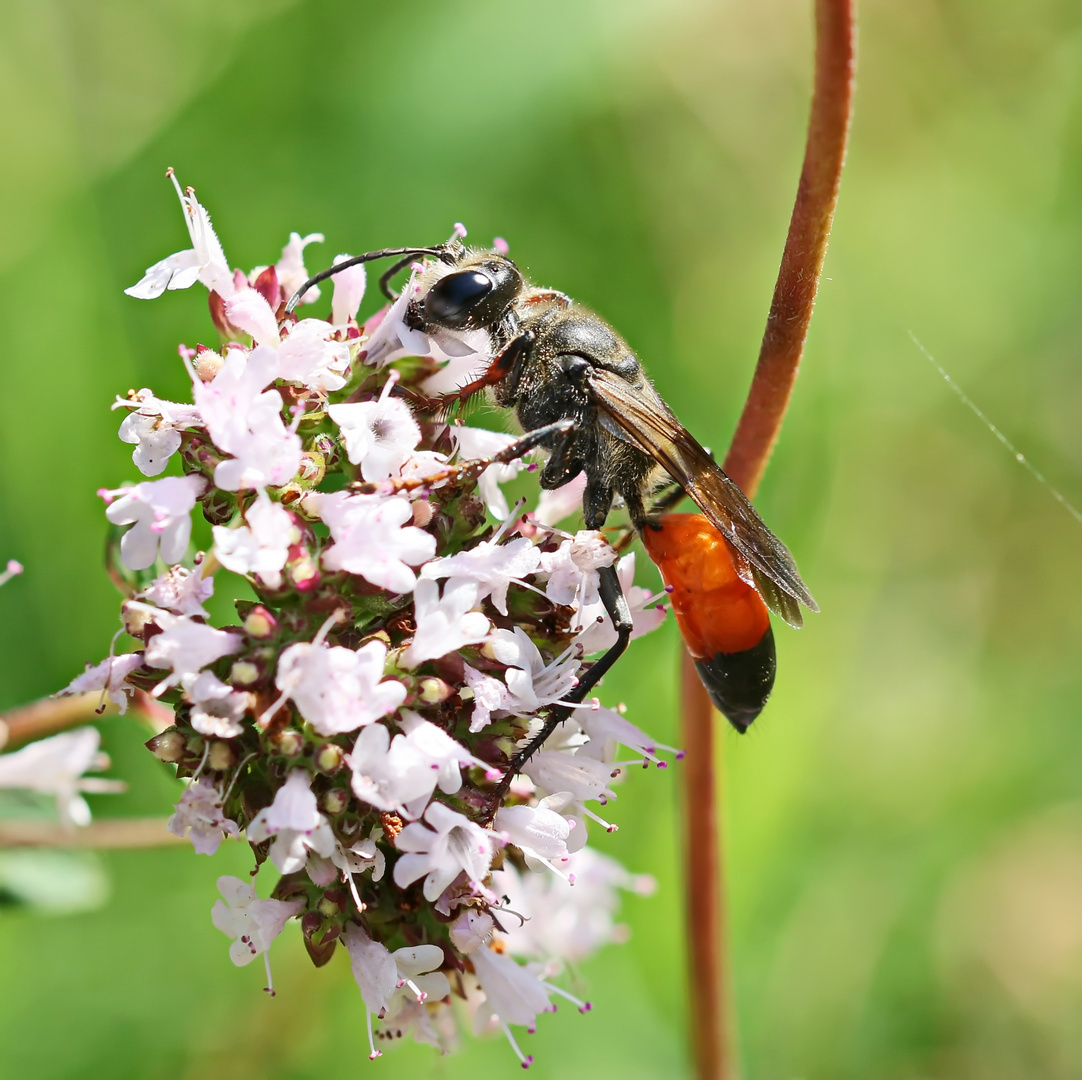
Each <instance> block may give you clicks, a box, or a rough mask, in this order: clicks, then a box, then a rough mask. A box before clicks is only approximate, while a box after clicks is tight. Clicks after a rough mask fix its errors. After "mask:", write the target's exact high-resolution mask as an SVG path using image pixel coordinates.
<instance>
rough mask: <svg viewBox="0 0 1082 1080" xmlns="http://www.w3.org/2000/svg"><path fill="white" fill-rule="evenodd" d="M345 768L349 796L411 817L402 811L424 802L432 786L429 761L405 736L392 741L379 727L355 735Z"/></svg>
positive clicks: (381, 727)
mask: <svg viewBox="0 0 1082 1080" xmlns="http://www.w3.org/2000/svg"><path fill="white" fill-rule="evenodd" d="M349 766H350V768H351V769H352V771H353V777H352V780H351V784H352V787H353V794H354V795H356V796H357V798H358V799H360V800H361V801H362V802H366V803H368V804H369V806H374V807H375V808H376V809H377V810H397V811H398V812H399V813H401V814H403V815H404V816H406V817H415V816H416V815H415V814H410V813H409V811H408V810H407V809H406V805H407V803H416V802H418V801H423V802H427V801H428V799H429V798H430V797H431V796H432V792H433V790H434V789H435V787H436V777H437V770H436V769H435V768H433V766H432V762H431V761H430V760H429V759H428V758H427V757H425V755H424V754H422V753H420V751H419V750H418V749H417V748H416V747H414V746H412V745H411V744H410V743H409V742H407V741H406V737H405V735H396V736H395V737H394V739H392V738H391V733H390V732H389V731H388V730H387V728H385V727H384V726H383V725H382V724H372V725H370V726H369V727H366V728H365V729H364V730H363V731H362V732H361V733H360V735H358V736H357V742H356V743H355V744H354V747H353V752H352V753H351V754H350V755H349ZM422 805H423V804H422Z"/></svg>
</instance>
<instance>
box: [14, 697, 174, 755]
mask: <svg viewBox="0 0 1082 1080" xmlns="http://www.w3.org/2000/svg"><path fill="white" fill-rule="evenodd" d="M101 704H102V696H101V694H100V693H98V692H96V691H95V692H92V693H86V694H72V695H71V696H70V697H61V698H42V699H41V700H40V701H34V702H31V703H30V704H29V705H23V706H21V707H20V708H18V709H11V710H10V711H9V712H6V713H3V714H2V715H0V750H3V749H13V748H14V747H16V746H22V745H23V744H24V743H28V742H33V741H34V740H35V739H41V738H44V737H45V736H46V735H55V734H56V733H57V732H58V731H65V730H66V729H67V728H72V727H78V726H79V725H80V724H90V723H93V722H94V721H95V720H100V719H102V717H104V716H115V715H116V712H117V709H116V706H115V705H113V704H112V703H110V702H109V701H106V703H105V707H104V708H101ZM132 708H133V709H134V710H135V712H136V713H137V714H138V715H139V717H140V718H141V719H143V720H145V721H146V722H147V723H148V724H149V725H150V726H151V727H152V728H153V729H154V730H155V731H164V730H165V729H166V728H167V727H169V725H170V724H172V723H173V712H172V710H171V709H167V708H166V707H165V706H164V705H160V704H158V702H156V701H155V700H154V699H153V698H152V697H151V696H150V695H149V694H147V693H146V692H145V691H142V690H138V691H136V694H135V700H134V701H133V702H132Z"/></svg>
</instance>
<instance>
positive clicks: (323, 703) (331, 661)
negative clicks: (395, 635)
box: [275, 640, 406, 735]
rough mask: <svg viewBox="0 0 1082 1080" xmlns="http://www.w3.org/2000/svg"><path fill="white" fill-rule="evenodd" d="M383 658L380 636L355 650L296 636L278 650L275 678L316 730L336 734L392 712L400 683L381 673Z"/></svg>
mask: <svg viewBox="0 0 1082 1080" xmlns="http://www.w3.org/2000/svg"><path fill="white" fill-rule="evenodd" d="M386 662H387V646H386V645H384V644H383V642H382V641H379V640H375V641H370V642H368V644H367V645H363V646H362V647H361V648H359V649H357V650H356V651H354V650H353V649H345V648H342V647H341V646H338V645H336V646H334V647H333V648H327V647H326V646H324V645H315V644H310V643H307V642H297V643H296V644H294V645H290V646H289V647H288V648H287V649H286V650H285V651H284V652H283V653H282V656H281V659H280V660H279V661H278V674H277V676H276V677H275V682H276V684H277V686H278V689H279V690H281V691H282V693H283V694H286V695H288V696H289V697H291V698H292V699H293V701H294V702H295V703H296V706H297V708H298V709H299V710H300V714H301V716H303V717H304V718H305V720H307V721H308V723H310V724H311V725H312V727H314V728H315V729H316V731H318V732H319V733H320V734H321V735H338V734H341V733H342V732H345V731H356V730H357V728H359V727H363V726H364V725H366V724H371V723H372V721H373V720H378V719H379V718H380V717H381V716H387V715H388V714H390V713H393V712H394V711H395V710H396V709H397V708H398V707H399V705H401V704H402V702H403V701H405V699H406V688H405V686H403V685H402V683H400V682H399V681H398V680H397V679H384V678H383V670H384V666H385V664H386ZM381 680H382V681H381Z"/></svg>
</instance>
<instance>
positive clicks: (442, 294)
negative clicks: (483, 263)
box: [425, 270, 493, 327]
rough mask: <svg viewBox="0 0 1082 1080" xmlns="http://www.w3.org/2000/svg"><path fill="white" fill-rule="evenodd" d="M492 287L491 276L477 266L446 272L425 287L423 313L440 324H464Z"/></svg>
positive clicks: (458, 325) (457, 325)
mask: <svg viewBox="0 0 1082 1080" xmlns="http://www.w3.org/2000/svg"><path fill="white" fill-rule="evenodd" d="M492 288H493V283H492V279H491V278H490V277H488V276H487V275H486V274H482V273H481V272H480V271H478V270H460V271H458V273H455V274H448V275H447V276H446V277H442V278H440V280H439V281H437V282H436V284H435V285H433V286H432V288H431V289H429V290H428V293H427V294H426V296H425V315H426V316H427V317H428V319H430V320H431V321H432V322H435V323H439V324H441V325H443V326H449V327H460V326H466V325H467V324H468V323H469V322H470V316H471V314H472V313H473V310H474V308H475V307H476V306H477V304H478V303H479V302H480V301H481V300H483V299H484V298H485V297H486V296H488V294H489V293H490V292H492Z"/></svg>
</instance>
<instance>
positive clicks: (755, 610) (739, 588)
mask: <svg viewBox="0 0 1082 1080" xmlns="http://www.w3.org/2000/svg"><path fill="white" fill-rule="evenodd" d="M643 543H644V545H645V546H646V550H647V553H648V554H649V555H650V558H651V559H653V561H654V562H655V563H656V564H657V566H658V569H659V570H660V571H661V576H662V578H663V579H664V581H665V584H666V585H667V586H669V587H670V589H671V592H670V598H671V600H672V606H673V613H674V614H675V616H676V622H677V625H679V627H680V633H681V634H682V635H683V638H684V642H685V643H686V644H687V647H688V651H689V652H690V653H691V655H692V657H693V658H694V659H695V666H696V668H697V669H698V672H699V677H700V678H701V679H702V681H703V685H704V686H705V687H706V689H707V691H708V692H709V693H710V697H711V699H712V700H713V702H714V704H715V705H716V706H717V707H718V709H719V710H720V711H721V712H722V713H723V714H724V716H725V717H726V718H727V719H728V720H729V722H730V723H731V724H732V725H733V727H735V728H736V730H737V731H741V732H743V731H746V730H747V728H748V725H750V724H751V722H752V721H753V720H754V719H755V718H756V717H757V716H758V715H759V713H760V712H762V710H763V707H764V706H765V705H766V702H767V698H768V697H769V696H770V691H771V690H772V689H773V687H774V670H775V654H774V634H773V631H772V630H771V628H770V616H769V614H768V612H767V608H766V604H764V603H763V599H762V597H761V596H760V595H759V594H758V593H757V592H756V591H755V589H754V588H752V587H751V586H750V585H748V584H746V583H745V582H744V581H742V580H741V578H740V577H739V575H738V574H737V572H736V567H735V565H734V564H733V559H732V555H731V554H730V551H729V545H728V542H727V541H726V540H725V537H724V536H722V535H721V533H720V532H719V531H718V530H717V529H716V528H715V527H714V526H713V525H711V524H710V522H709V521H707V519H706V518H705V517H703V515H702V514H665V515H664V516H662V517H661V518H659V519H658V520H657V521H656V522H653V523H650V524H648V525H647V526H646V528H645V529H644V530H643Z"/></svg>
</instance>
